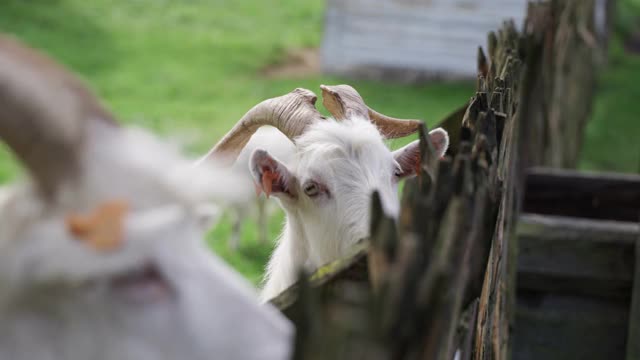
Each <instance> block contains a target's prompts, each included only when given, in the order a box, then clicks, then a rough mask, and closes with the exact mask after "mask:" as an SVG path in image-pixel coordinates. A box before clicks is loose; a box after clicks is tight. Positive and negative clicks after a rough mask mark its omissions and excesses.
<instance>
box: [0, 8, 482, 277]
mask: <svg viewBox="0 0 640 360" xmlns="http://www.w3.org/2000/svg"><path fill="white" fill-rule="evenodd" d="M324 3H325V1H324V0H306V1H298V0H277V1H276V0H262V1H220V0H217V1H216V0H190V1H162V0H117V1H113V0H91V1H86V0H2V1H1V2H0V31H3V32H8V33H13V34H15V35H17V36H19V37H20V38H21V39H23V40H24V41H26V42H27V43H29V44H31V45H32V46H34V47H37V48H40V49H43V50H45V51H46V52H48V53H49V54H51V55H52V56H53V57H55V58H56V59H58V60H59V61H60V62H62V63H63V64H66V65H67V66H68V67H70V68H71V69H73V70H74V71H75V72H77V73H79V74H80V75H81V76H83V77H84V78H85V80H86V81H87V82H88V83H89V84H90V85H91V86H92V87H93V88H94V89H95V90H96V92H97V93H99V95H100V96H101V97H102V98H103V99H104V101H105V102H106V103H107V105H108V106H109V107H110V108H111V109H112V110H113V111H114V113H116V114H117V116H118V117H119V118H120V119H121V121H123V122H125V123H134V124H137V125H141V126H144V127H147V128H150V129H152V130H154V131H156V132H158V133H160V134H163V135H166V136H170V137H172V138H175V139H178V140H179V141H181V142H182V143H183V144H184V145H185V147H186V149H187V150H188V151H190V152H191V153H192V154H194V155H196V154H201V153H204V152H205V151H206V150H208V148H209V147H210V146H212V145H213V144H214V143H215V142H216V140H218V139H219V138H220V137H221V136H222V135H223V134H224V133H225V132H226V131H227V130H228V129H229V128H230V127H231V126H232V124H233V123H234V122H235V121H236V120H237V119H239V118H240V116H242V115H243V114H244V112H246V111H247V110H248V109H249V108H250V107H251V106H253V105H255V104H257V103H258V102H260V101H262V100H264V99H265V98H268V97H273V96H277V95H281V94H284V93H286V92H289V91H290V90H292V89H294V88H296V87H306V88H309V89H312V90H314V91H316V92H318V90H319V89H318V86H319V85H320V84H321V83H329V84H331V83H343V82H345V81H346V80H344V79H339V78H328V77H324V76H310V77H307V78H303V79H266V78H264V77H262V76H260V74H259V73H260V69H262V68H263V67H265V66H266V65H269V64H273V63H275V62H277V61H278V60H281V59H282V58H283V56H284V55H285V54H286V52H287V50H289V49H296V48H303V47H313V46H317V45H318V44H319V42H320V39H321V36H322V17H323V11H324V9H323V6H324ZM349 83H351V84H352V85H354V86H355V87H356V88H357V89H358V90H359V91H360V92H361V94H362V95H363V97H364V98H365V99H366V100H367V102H368V103H369V104H370V105H371V106H372V107H374V108H376V109H378V110H380V111H382V112H385V113H389V114H392V115H394V116H398V117H412V118H416V117H417V118H423V119H426V120H428V121H429V122H430V123H433V122H435V121H437V120H438V119H440V118H442V117H443V116H445V115H446V114H447V113H448V112H449V111H450V110H452V109H454V108H455V107H456V106H458V105H459V104H460V103H461V102H463V101H465V100H466V99H468V98H469V97H470V95H471V94H472V89H473V87H472V85H471V84H468V83H462V84H446V85H443V84H431V85H424V86H400V85H390V84H383V83H376V82H363V81H349ZM404 142H406V141H399V142H398V143H397V144H396V145H401V144H403V143H404ZM0 146H1V145H0ZM19 173H20V171H19V167H18V166H17V165H16V163H15V162H14V161H12V159H11V158H10V156H9V155H8V153H7V151H6V150H4V149H3V148H0V183H3V182H7V181H9V180H12V179H14V178H15V177H16V176H17V174H19ZM281 226H282V216H281V215H279V216H276V217H275V219H274V220H273V221H272V222H271V224H270V233H271V234H270V237H271V238H274V239H275V237H276V236H277V234H278V231H279V229H280V227H281ZM229 232H230V224H229V222H228V221H226V218H223V221H222V222H221V223H220V225H219V226H217V227H216V228H215V229H214V230H213V231H212V233H211V234H210V236H209V242H210V244H211V246H212V248H213V249H214V250H215V251H216V252H217V253H219V254H220V255H221V256H222V257H223V258H225V260H227V261H228V262H229V263H231V264H232V265H233V266H234V267H236V268H237V269H238V270H239V271H240V272H242V273H243V274H244V275H246V276H247V277H248V278H249V279H250V280H252V281H253V282H254V283H255V282H257V281H258V280H259V278H260V276H261V273H262V269H263V267H264V263H265V261H266V259H267V258H268V255H269V253H270V252H271V249H272V247H273V244H256V243H255V240H253V239H255V238H256V236H255V232H256V227H255V225H254V224H253V223H252V222H249V223H247V224H246V227H245V229H244V232H243V239H242V244H241V247H240V250H239V251H238V252H231V251H229V250H228V249H227V244H226V241H225V240H224V239H227V238H228V234H229Z"/></svg>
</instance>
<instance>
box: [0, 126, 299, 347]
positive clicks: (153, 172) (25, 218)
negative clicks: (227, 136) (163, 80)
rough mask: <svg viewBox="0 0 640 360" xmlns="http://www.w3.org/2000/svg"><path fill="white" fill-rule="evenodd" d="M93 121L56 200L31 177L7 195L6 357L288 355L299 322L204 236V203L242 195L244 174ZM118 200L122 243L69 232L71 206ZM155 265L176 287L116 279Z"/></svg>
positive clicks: (3, 235)
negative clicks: (259, 296)
mask: <svg viewBox="0 0 640 360" xmlns="http://www.w3.org/2000/svg"><path fill="white" fill-rule="evenodd" d="M91 124H92V126H93V128H92V129H90V139H89V141H87V145H86V149H85V151H86V152H85V153H84V159H83V164H82V166H83V169H82V174H83V175H82V177H81V178H79V179H75V180H74V181H71V182H69V183H68V184H67V185H66V186H65V187H64V188H63V189H61V190H60V191H59V193H58V195H59V196H58V198H57V199H56V201H55V202H53V203H49V202H45V201H43V200H41V199H40V197H39V196H38V193H37V192H36V191H35V189H34V187H33V186H32V185H31V184H21V185H17V186H15V187H13V188H11V189H4V190H2V191H1V192H0V359H12V360H32V359H38V360H63V359H65V360H86V359H94V360H125V359H136V360H151V359H153V360H164V359H167V360H168V359H191V360H197V359H203V360H204V359H212V358H219V359H285V358H288V356H289V354H290V348H291V336H292V331H293V329H292V326H291V325H290V323H289V322H288V321H287V320H286V319H285V318H284V317H283V316H282V315H281V314H280V313H279V312H278V311H277V310H275V309H274V308H272V307H270V306H260V305H259V304H258V303H257V301H256V300H255V298H256V294H255V291H254V290H253V288H252V287H251V286H250V285H249V284H248V283H247V282H246V281H245V280H244V279H242V278H241V277H240V276H239V275H238V274H237V273H235V272H234V271H232V270H231V269H230V268H229V267H228V266H227V265H225V264H224V263H223V262H222V261H220V260H219V259H218V258H217V257H216V256H214V255H213V254H211V252H210V251H209V250H208V249H207V248H206V246H205V245H204V229H203V227H202V223H201V219H200V218H199V216H200V214H202V211H201V209H202V206H203V205H207V204H209V203H210V202H211V201H217V202H219V201H243V196H244V194H243V193H242V192H236V191H235V189H237V188H239V187H241V184H242V181H243V180H242V179H239V178H237V177H235V176H233V174H230V173H228V171H225V170H220V169H219V168H218V167H216V166H215V164H210V165H207V166H202V167H198V168H193V167H192V166H191V163H192V162H191V160H190V159H185V158H183V157H182V156H180V155H179V153H178V152H176V151H175V149H172V148H170V147H168V146H166V145H164V144H163V143H161V142H160V141H158V140H156V139H155V138H154V137H153V136H151V135H149V134H147V133H145V132H143V131H141V130H122V129H116V128H110V127H109V126H107V125H103V124H101V123H100V122H92V123H91ZM244 186H250V184H246V185H244ZM114 199H121V200H124V201H127V202H128V203H129V205H130V208H131V212H130V214H129V215H128V216H127V217H126V221H125V239H124V243H123V246H122V247H121V248H119V249H116V250H115V251H112V252H98V251H96V250H94V249H92V248H90V247H88V246H87V245H86V244H84V243H82V242H81V241H80V240H78V239H76V238H74V237H73V236H71V235H70V233H69V232H68V231H67V229H66V227H65V225H64V224H65V217H66V216H67V215H68V214H70V213H75V212H85V211H90V210H92V209H95V208H96V207H97V206H98V205H100V204H101V203H103V202H104V201H109V200H114ZM207 206H208V205H207ZM210 210H211V209H207V211H206V213H207V214H210V213H212V212H213V213H215V211H210ZM148 264H151V265H153V266H155V267H156V268H157V269H158V270H159V271H160V272H161V274H162V275H163V277H164V279H166V283H167V284H168V285H169V287H170V291H169V292H168V293H166V292H158V289H157V288H154V287H153V286H151V285H153V284H151V285H150V286H148V287H146V286H141V287H133V288H132V289H129V290H131V291H132V292H128V291H129V290H128V291H122V290H121V289H119V288H117V287H114V285H113V283H112V280H113V279H114V277H117V276H123V275H130V274H133V273H136V272H138V271H140V270H141V269H142V268H143V267H144V266H145V265H148Z"/></svg>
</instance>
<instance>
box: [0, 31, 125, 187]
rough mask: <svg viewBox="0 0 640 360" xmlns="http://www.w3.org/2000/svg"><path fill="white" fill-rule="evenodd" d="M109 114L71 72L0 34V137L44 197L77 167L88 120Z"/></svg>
mask: <svg viewBox="0 0 640 360" xmlns="http://www.w3.org/2000/svg"><path fill="white" fill-rule="evenodd" d="M96 119H101V120H105V121H107V122H109V123H111V124H114V123H115V122H114V121H113V118H112V116H111V115H110V114H109V113H108V112H107V111H106V110H105V109H104V108H103V107H102V106H101V105H100V103H99V101H98V100H97V99H96V98H95V97H94V95H93V94H92V93H91V92H90V91H89V90H88V89H87V88H86V87H85V86H84V85H83V84H82V82H81V81H80V80H79V79H77V78H76V77H75V76H73V75H72V74H71V73H70V72H69V71H67V70H66V69H64V68H63V67H62V66H60V65H59V64H57V63H56V62H55V61H53V60H51V59H50V58H48V57H47V56H45V55H44V54H41V53H40V52H38V51H36V50H34V49H31V48H29V47H27V46H25V45H23V44H21V43H20V42H19V41H17V40H15V39H13V38H12V37H9V36H4V35H2V34H0V139H2V140H3V141H4V142H6V143H7V145H8V146H9V147H10V149H11V150H12V151H13V152H14V154H15V155H16V156H17V157H18V158H19V159H20V160H21V161H22V162H23V163H24V164H25V165H26V167H27V168H28V169H29V171H30V172H31V174H32V175H33V177H34V179H35V181H36V183H37V185H38V188H39V190H40V192H41V193H42V195H44V196H45V198H48V199H51V197H52V196H53V195H54V194H55V192H56V189H57V188H58V187H59V186H60V185H61V183H63V182H64V181H67V180H69V179H72V178H74V176H77V175H78V173H79V171H80V155H81V154H82V152H81V150H80V147H81V146H82V143H83V141H84V138H85V137H86V126H87V124H86V123H87V121H89V120H96Z"/></svg>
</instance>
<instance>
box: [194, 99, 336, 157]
mask: <svg viewBox="0 0 640 360" xmlns="http://www.w3.org/2000/svg"><path fill="white" fill-rule="evenodd" d="M316 100H317V96H316V94H314V93H313V92H312V91H311V90H307V89H302V88H297V89H295V90H293V91H292V92H290V93H288V94H286V95H283V96H280V97H276V98H273V99H268V100H265V101H263V102H261V103H259V104H258V105H256V106H254V107H253V108H252V109H251V110H249V111H248V112H247V113H246V114H245V115H244V116H243V117H242V118H241V119H240V120H239V121H238V123H236V125H235V126H234V127H233V128H232V129H231V131H229V132H228V133H227V134H226V135H225V136H224V137H223V138H222V139H221V140H220V141H219V142H218V143H217V144H216V145H215V146H214V147H213V149H211V151H209V153H208V154H207V155H206V156H205V157H204V158H203V160H205V159H208V158H222V159H224V160H227V161H235V159H236V158H237V157H238V154H240V151H242V148H244V146H245V145H246V144H247V142H248V141H249V139H250V138H251V135H253V134H254V133H255V132H256V131H257V130H258V128H260V127H261V126H263V125H271V126H274V127H276V128H277V129H278V130H280V131H281V132H282V133H283V134H285V135H286V136H287V137H288V138H289V139H291V140H293V139H294V138H295V137H297V136H299V135H301V134H302V133H303V132H304V130H305V129H306V128H307V127H308V126H309V125H310V124H312V123H314V122H316V121H319V120H324V119H325V118H324V116H322V115H321V114H320V113H319V112H318V110H317V109H316V107H315V103H316Z"/></svg>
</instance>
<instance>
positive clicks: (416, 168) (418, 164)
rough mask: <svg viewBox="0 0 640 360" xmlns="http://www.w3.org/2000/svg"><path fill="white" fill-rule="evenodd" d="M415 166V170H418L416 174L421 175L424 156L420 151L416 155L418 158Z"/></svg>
mask: <svg viewBox="0 0 640 360" xmlns="http://www.w3.org/2000/svg"><path fill="white" fill-rule="evenodd" d="M414 164H415V167H414V169H413V170H414V171H415V172H416V176H417V177H420V166H421V164H422V157H421V156H420V152H418V154H417V155H416V160H415V161H414Z"/></svg>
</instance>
